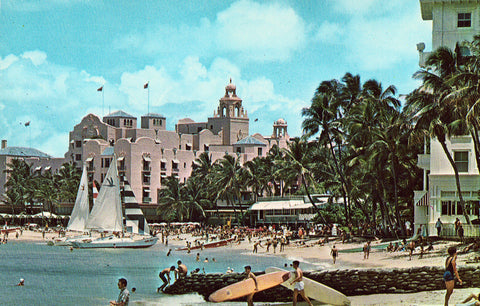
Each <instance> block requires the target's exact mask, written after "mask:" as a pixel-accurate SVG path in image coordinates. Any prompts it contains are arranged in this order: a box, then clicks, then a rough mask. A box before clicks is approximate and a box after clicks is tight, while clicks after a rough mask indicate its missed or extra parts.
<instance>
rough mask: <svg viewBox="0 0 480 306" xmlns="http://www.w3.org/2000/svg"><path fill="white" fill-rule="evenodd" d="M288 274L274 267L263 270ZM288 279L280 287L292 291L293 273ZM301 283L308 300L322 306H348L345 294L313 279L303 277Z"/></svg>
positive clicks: (348, 302) (348, 301)
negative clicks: (322, 305)
mask: <svg viewBox="0 0 480 306" xmlns="http://www.w3.org/2000/svg"><path fill="white" fill-rule="evenodd" d="M277 271H278V272H288V271H287V270H283V269H280V268H276V267H270V268H267V269H266V270H265V273H272V272H277ZM290 273H291V274H290V278H289V279H288V280H287V281H286V282H284V283H282V286H284V287H286V288H288V289H290V290H293V287H294V285H290V282H291V281H293V280H294V279H295V272H290ZM303 282H304V284H305V295H306V296H308V297H309V298H312V299H314V300H316V301H319V302H321V303H324V304H330V305H340V306H343V305H350V300H349V299H348V298H347V297H346V296H345V294H343V293H341V292H339V291H337V290H335V289H333V288H330V287H328V286H325V285H324V284H321V283H319V282H316V281H314V280H313V279H309V278H307V277H305V276H304V277H303Z"/></svg>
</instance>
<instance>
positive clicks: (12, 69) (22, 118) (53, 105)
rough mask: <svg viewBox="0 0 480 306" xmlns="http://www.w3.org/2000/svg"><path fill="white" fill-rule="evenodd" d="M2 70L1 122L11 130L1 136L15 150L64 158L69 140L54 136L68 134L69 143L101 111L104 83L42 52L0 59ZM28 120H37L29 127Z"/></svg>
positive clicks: (0, 93) (0, 77)
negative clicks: (81, 124) (77, 127)
mask: <svg viewBox="0 0 480 306" xmlns="http://www.w3.org/2000/svg"><path fill="white" fill-rule="evenodd" d="M5 63H8V64H5ZM0 66H1V67H2V68H1V70H0V71H1V73H0V83H1V84H2V86H0V101H2V105H3V106H2V108H1V112H0V122H1V124H2V126H4V127H5V128H4V129H2V130H1V131H0V138H1V139H7V140H8V142H9V145H10V146H30V145H31V146H33V147H37V148H42V149H44V151H45V152H46V153H49V154H51V155H54V156H63V154H64V153H65V151H66V150H67V148H68V142H67V141H65V142H63V143H60V142H57V141H55V140H52V138H53V137H59V136H58V135H63V136H62V137H63V138H61V139H65V134H66V135H68V132H69V131H70V130H71V129H72V128H73V126H74V125H75V124H77V123H78V122H79V120H80V119H81V118H82V117H83V116H85V115H86V114H87V111H88V110H90V109H94V108H97V106H98V104H99V101H101V98H100V96H99V95H98V93H97V92H96V89H97V88H98V87H99V83H98V82H95V81H93V80H94V79H96V77H94V76H91V75H89V74H88V73H86V72H85V71H78V70H75V69H73V68H70V67H66V66H59V65H55V64H52V63H50V62H48V60H47V56H46V54H45V53H44V52H42V51H27V52H24V53H23V54H22V55H21V56H17V55H13V54H10V55H8V56H6V57H5V58H4V59H0ZM117 92H118V90H117ZM123 101H126V99H125V97H123ZM100 104H101V103H100ZM122 104H123V103H122ZM27 121H30V122H31V124H30V126H29V127H28V128H26V127H25V126H24V123H25V122H27ZM57 139H60V138H57ZM47 144H51V146H48V148H47Z"/></svg>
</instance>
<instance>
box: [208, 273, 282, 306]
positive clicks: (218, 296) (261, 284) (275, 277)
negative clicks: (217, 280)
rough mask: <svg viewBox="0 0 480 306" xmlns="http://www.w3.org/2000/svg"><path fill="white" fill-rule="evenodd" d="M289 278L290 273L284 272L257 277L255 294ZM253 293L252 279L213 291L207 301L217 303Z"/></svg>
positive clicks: (253, 284) (253, 283)
mask: <svg viewBox="0 0 480 306" xmlns="http://www.w3.org/2000/svg"><path fill="white" fill-rule="evenodd" d="M289 277H290V273H289V272H286V271H279V272H273V273H267V274H263V275H260V276H257V285H258V291H257V292H260V291H263V290H267V289H270V288H272V287H275V286H278V285H280V284H281V283H283V282H285V281H286V280H288V278H289ZM254 291H255V282H254V281H253V279H251V278H249V279H245V280H243V281H239V282H237V283H235V284H231V285H229V286H226V287H223V288H221V289H219V290H217V291H215V292H214V293H212V294H210V296H209V297H208V300H209V301H210V302H214V303H219V302H224V301H229V300H234V299H238V298H241V297H243V296H246V295H249V294H251V293H253V292H254Z"/></svg>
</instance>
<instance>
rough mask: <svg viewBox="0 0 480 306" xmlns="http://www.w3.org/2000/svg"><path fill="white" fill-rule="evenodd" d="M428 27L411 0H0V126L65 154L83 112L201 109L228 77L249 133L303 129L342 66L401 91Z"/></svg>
mask: <svg viewBox="0 0 480 306" xmlns="http://www.w3.org/2000/svg"><path fill="white" fill-rule="evenodd" d="M431 32H432V23H431V21H423V20H422V19H421V15H420V5H419V1H418V0H388V1H384V0H361V1H358V0H318V1H304V0H299V1H293V0H291V1H289V0H284V1H253V0H240V1H227V0H209V1H207V0H205V1H197V0H189V1H167V0H166V1H163V0H151V1H149V0H145V1H130V0H117V1H113V0H112V1H103V0H38V1H37V0H31V1H30V0H3V1H1V2H0V126H1V128H0V139H6V140H8V146H26V147H34V148H37V149H39V150H41V151H43V152H45V153H48V154H50V155H52V156H55V157H63V155H64V154H65V152H66V151H67V149H68V141H69V140H68V137H69V132H70V131H72V130H73V127H74V126H75V125H76V124H78V123H80V121H81V119H82V118H83V117H84V116H86V115H87V114H89V113H93V114H96V115H98V116H99V117H102V116H104V115H107V114H108V113H109V112H113V111H116V110H123V111H125V112H127V113H129V114H131V115H133V116H135V117H137V118H138V122H140V117H141V116H142V115H145V114H146V113H147V111H148V110H149V111H150V112H153V113H159V114H163V115H164V116H165V117H166V118H167V129H168V130H174V129H175V123H176V122H177V121H178V120H179V119H182V118H186V117H188V118H191V119H193V120H195V121H197V122H205V121H207V118H208V117H211V116H213V112H214V111H215V110H216V109H217V107H218V101H219V99H220V98H221V97H222V96H223V95H224V93H225V86H226V85H227V84H228V83H229V80H230V78H231V79H232V82H233V83H234V84H235V85H236V86H237V95H238V96H239V97H240V98H242V99H243V106H244V109H245V110H246V111H247V113H248V116H249V118H250V134H254V133H260V134H262V135H271V134H272V132H273V127H272V126H273V122H274V121H275V120H277V119H279V118H283V119H285V120H286V121H287V123H288V133H289V135H290V136H300V135H301V134H302V129H301V124H302V120H303V118H302V116H301V110H302V108H305V107H308V106H309V105H310V103H311V99H312V97H313V94H314V92H315V89H316V88H317V87H318V85H319V84H320V83H321V82H322V81H325V80H331V79H341V78H342V76H343V75H345V73H347V72H350V73H352V74H355V75H356V74H358V75H360V77H361V80H362V82H365V81H367V80H369V79H376V80H378V81H380V82H381V83H382V85H383V87H384V88H386V87H387V86H389V85H394V86H396V87H397V89H398V92H399V94H407V93H409V92H410V91H412V90H413V89H414V88H415V87H417V86H418V85H419V83H418V81H416V80H413V79H412V75H413V73H414V72H415V71H417V70H418V69H419V67H418V52H417V50H416V44H417V43H419V42H425V44H426V51H429V50H430V49H431V40H432V38H431V37H432V34H431ZM147 82H148V84H149V86H148V89H144V84H145V83H147ZM101 86H103V92H99V91H97V89H98V88H100V87H101ZM255 119H258V120H257V121H255ZM27 122H30V124H29V125H28V126H25V123H27Z"/></svg>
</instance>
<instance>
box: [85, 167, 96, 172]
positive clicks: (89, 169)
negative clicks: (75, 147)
mask: <svg viewBox="0 0 480 306" xmlns="http://www.w3.org/2000/svg"><path fill="white" fill-rule="evenodd" d="M87 171H88V172H95V167H87Z"/></svg>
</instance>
